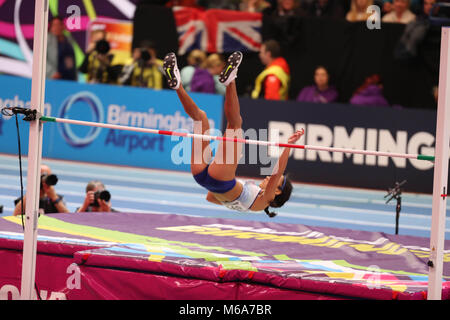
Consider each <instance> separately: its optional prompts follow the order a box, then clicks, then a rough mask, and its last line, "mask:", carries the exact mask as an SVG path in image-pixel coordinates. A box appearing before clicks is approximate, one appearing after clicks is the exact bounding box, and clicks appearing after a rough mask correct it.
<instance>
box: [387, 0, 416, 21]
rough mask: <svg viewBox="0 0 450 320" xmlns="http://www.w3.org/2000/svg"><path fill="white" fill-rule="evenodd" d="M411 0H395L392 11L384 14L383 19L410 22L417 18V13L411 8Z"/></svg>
mask: <svg viewBox="0 0 450 320" xmlns="http://www.w3.org/2000/svg"><path fill="white" fill-rule="evenodd" d="M409 3H410V0H394V2H393V4H392V11H391V12H389V13H387V14H386V15H384V16H383V18H382V19H381V21H383V22H389V23H403V24H408V23H410V22H412V21H414V20H416V15H415V14H414V13H412V12H411V10H409Z"/></svg>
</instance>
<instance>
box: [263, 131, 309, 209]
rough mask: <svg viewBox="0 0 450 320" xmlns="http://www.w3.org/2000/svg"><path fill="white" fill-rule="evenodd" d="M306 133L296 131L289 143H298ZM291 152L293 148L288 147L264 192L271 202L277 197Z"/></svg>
mask: <svg viewBox="0 0 450 320" xmlns="http://www.w3.org/2000/svg"><path fill="white" fill-rule="evenodd" d="M304 133H305V130H303V129H301V130H298V131H296V132H295V133H294V134H293V135H292V136H290V137H289V139H288V143H289V144H294V143H296V142H297V141H298V140H299V139H300V138H301V136H302V135H303V134H304ZM290 151H291V148H288V147H286V148H284V150H283V152H282V153H281V156H280V158H279V159H278V162H277V164H276V165H275V168H274V169H273V171H272V175H271V176H270V179H269V182H268V183H267V187H266V189H265V191H264V195H263V197H264V198H265V199H266V200H268V201H269V202H270V201H272V200H273V198H274V197H275V191H276V190H277V188H278V184H279V181H280V178H281V177H282V176H283V174H284V170H285V169H286V166H287V163H288V160H289V152H290Z"/></svg>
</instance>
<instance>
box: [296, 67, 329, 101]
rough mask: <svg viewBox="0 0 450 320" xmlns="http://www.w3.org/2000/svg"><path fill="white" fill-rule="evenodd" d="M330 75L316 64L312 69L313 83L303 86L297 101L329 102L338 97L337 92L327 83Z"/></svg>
mask: <svg viewBox="0 0 450 320" xmlns="http://www.w3.org/2000/svg"><path fill="white" fill-rule="evenodd" d="M329 79H330V76H329V74H328V70H327V69H326V68H325V67H324V66H318V67H317V68H316V70H315V71H314V83H315V84H314V85H312V86H308V87H305V88H303V89H302V90H301V91H300V94H299V95H298V97H297V101H304V102H317V103H330V102H335V101H336V100H337V98H338V92H337V90H336V88H335V87H334V86H331V85H330V84H329Z"/></svg>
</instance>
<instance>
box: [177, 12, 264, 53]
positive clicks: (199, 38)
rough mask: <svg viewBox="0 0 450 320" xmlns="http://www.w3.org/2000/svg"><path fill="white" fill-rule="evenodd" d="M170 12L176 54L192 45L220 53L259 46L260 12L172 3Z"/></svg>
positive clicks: (188, 49) (250, 49)
mask: <svg viewBox="0 0 450 320" xmlns="http://www.w3.org/2000/svg"><path fill="white" fill-rule="evenodd" d="M173 12H174V17H175V23H176V26H177V32H178V54H180V55H183V54H185V53H186V52H189V51H191V50H193V49H201V50H203V51H207V52H210V53H212V52H218V53H223V52H234V51H243V52H244V51H259V49H260V47H261V27H262V14H261V13H249V12H241V11H233V10H220V9H210V10H200V9H196V8H188V7H174V8H173Z"/></svg>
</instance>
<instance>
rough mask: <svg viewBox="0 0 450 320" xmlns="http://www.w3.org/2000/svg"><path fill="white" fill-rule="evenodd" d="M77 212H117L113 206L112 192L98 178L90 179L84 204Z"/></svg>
mask: <svg viewBox="0 0 450 320" xmlns="http://www.w3.org/2000/svg"><path fill="white" fill-rule="evenodd" d="M76 212H116V210H114V209H113V208H111V194H110V193H109V191H107V190H106V188H105V185H104V184H103V183H102V182H101V181H98V180H92V181H90V182H89V183H88V184H87V186H86V196H85V198H84V202H83V205H82V206H81V207H80V208H77V210H76Z"/></svg>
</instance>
